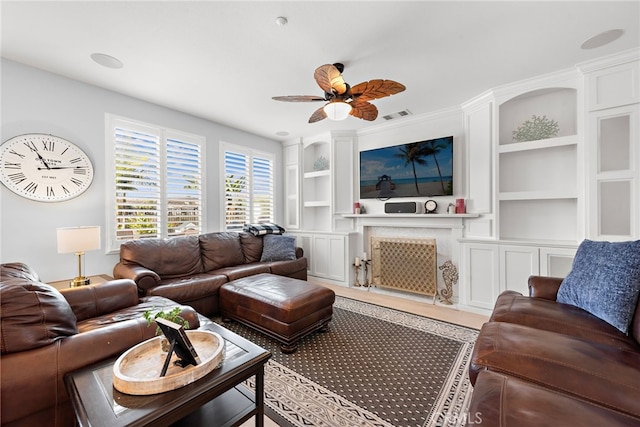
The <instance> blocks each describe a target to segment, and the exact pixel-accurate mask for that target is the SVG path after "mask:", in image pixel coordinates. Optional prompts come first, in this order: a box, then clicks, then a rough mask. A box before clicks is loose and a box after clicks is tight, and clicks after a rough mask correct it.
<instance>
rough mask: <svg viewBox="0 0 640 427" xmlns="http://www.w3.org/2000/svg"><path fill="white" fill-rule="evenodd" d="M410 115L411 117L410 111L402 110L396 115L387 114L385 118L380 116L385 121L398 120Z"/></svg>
mask: <svg viewBox="0 0 640 427" xmlns="http://www.w3.org/2000/svg"><path fill="white" fill-rule="evenodd" d="M410 115H411V111H409V110H402V111H398V112H397V113H392V114H387V115H386V116H382V118H383V119H385V120H395V119H399V118H401V117H405V116H410Z"/></svg>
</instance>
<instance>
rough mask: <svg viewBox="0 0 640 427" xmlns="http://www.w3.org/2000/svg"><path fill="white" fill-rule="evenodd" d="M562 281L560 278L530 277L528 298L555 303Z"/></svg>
mask: <svg viewBox="0 0 640 427" xmlns="http://www.w3.org/2000/svg"><path fill="white" fill-rule="evenodd" d="M562 280H563V279H562V277H545V276H530V277H529V296H530V297H532V298H542V299H548V300H551V301H555V300H556V297H557V296H558V289H560V284H561V283H562Z"/></svg>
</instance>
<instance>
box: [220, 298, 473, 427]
mask: <svg viewBox="0 0 640 427" xmlns="http://www.w3.org/2000/svg"><path fill="white" fill-rule="evenodd" d="M215 320H216V321H218V322H219V321H220V319H215ZM223 325H224V326H225V327H226V328H228V329H231V330H233V331H234V332H236V333H238V334H240V335H242V336H244V337H246V338H247V339H249V340H251V341H253V342H255V343H256V344H258V345H260V346H262V347H264V348H266V349H268V350H270V351H271V353H272V354H273V357H272V358H271V360H269V362H268V363H267V366H266V369H265V403H266V405H267V407H266V408H265V410H266V412H267V414H268V415H269V416H270V418H272V419H274V420H275V421H276V422H278V423H279V424H280V425H290V426H363V427H364V426H383V427H387V426H420V427H424V426H459V425H464V423H465V421H466V420H465V414H466V408H467V405H468V402H469V399H470V397H471V386H470V384H469V378H468V376H467V363H468V361H469V357H470V355H471V351H472V348H473V343H474V342H475V340H476V337H477V335H478V331H477V330H475V329H469V328H464V327H460V326H456V325H452V324H449V323H445V322H440V321H437V320H433V319H430V318H426V317H422V316H416V315H413V314H408V313H405V312H401V311H397V310H392V309H388V308H384V307H380V306H376V305H372V304H367V303H363V302H359V301H355V300H351V299H348V298H343V297H337V299H336V303H335V305H334V315H333V320H332V322H331V324H330V329H329V332H327V333H316V334H312V335H311V336H308V337H306V338H304V339H303V340H301V341H300V345H299V348H298V351H297V352H295V353H293V354H283V353H282V352H281V351H280V349H279V344H278V343H277V342H276V341H275V340H273V339H271V338H269V337H267V336H265V335H263V334H261V333H259V332H255V331H254V330H252V329H250V328H247V327H245V326H243V325H241V324H239V323H237V322H231V323H224V324H223ZM247 385H248V386H249V387H250V388H252V389H253V388H254V384H253V383H252V382H251V381H250V382H248V383H247Z"/></svg>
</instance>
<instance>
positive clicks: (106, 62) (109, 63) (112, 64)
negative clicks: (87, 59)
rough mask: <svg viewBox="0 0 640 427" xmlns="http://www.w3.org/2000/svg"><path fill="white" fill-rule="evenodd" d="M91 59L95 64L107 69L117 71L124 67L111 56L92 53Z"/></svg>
mask: <svg viewBox="0 0 640 427" xmlns="http://www.w3.org/2000/svg"><path fill="white" fill-rule="evenodd" d="M91 59H93V60H94V61H95V62H97V63H98V64H100V65H102V66H103V67H107V68H115V69H118V68H122V67H123V66H124V65H123V64H122V61H120V60H119V59H118V58H114V57H113V56H110V55H106V54H104V53H92V54H91Z"/></svg>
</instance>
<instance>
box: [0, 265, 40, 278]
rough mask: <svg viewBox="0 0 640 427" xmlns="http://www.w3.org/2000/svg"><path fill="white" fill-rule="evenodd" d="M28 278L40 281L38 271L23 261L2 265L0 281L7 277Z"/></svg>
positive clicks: (0, 267)
mask: <svg viewBox="0 0 640 427" xmlns="http://www.w3.org/2000/svg"><path fill="white" fill-rule="evenodd" d="M15 278H18V279H27V280H32V281H34V282H39V281H40V278H39V277H38V273H36V271H35V270H34V269H32V268H31V267H29V266H28V265H27V264H24V263H22V262H8V263H5V264H2V266H0V281H5V280H7V279H15Z"/></svg>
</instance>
